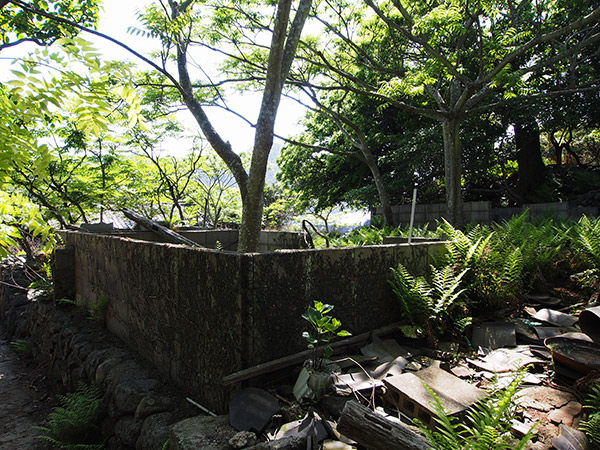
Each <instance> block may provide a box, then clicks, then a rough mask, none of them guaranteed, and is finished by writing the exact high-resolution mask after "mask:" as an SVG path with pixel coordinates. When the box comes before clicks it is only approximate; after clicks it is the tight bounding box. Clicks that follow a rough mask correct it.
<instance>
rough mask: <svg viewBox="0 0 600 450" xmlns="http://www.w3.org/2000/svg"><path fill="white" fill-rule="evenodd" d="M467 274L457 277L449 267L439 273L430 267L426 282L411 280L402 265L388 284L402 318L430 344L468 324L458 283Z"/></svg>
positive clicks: (461, 329)
mask: <svg viewBox="0 0 600 450" xmlns="http://www.w3.org/2000/svg"><path fill="white" fill-rule="evenodd" d="M468 270H469V269H465V270H463V271H461V272H460V273H458V274H456V273H455V272H454V269H453V267H452V266H450V265H446V266H444V267H442V268H441V269H438V268H436V267H435V266H431V275H430V277H429V278H430V280H429V281H428V280H427V279H426V278H425V277H414V276H412V275H411V274H410V273H409V272H408V270H407V269H406V267H404V266H403V265H402V264H398V267H397V268H396V269H392V279H391V280H390V284H391V286H392V289H393V291H394V293H395V294H396V296H397V298H398V301H399V302H400V307H401V310H402V316H403V317H404V318H405V319H406V320H407V321H408V322H409V323H410V324H411V325H412V326H413V327H414V328H415V329H416V331H417V332H418V333H421V334H425V335H426V337H427V339H428V340H429V341H430V342H431V343H432V344H435V343H436V342H437V340H438V337H439V336H440V335H441V334H443V333H445V332H447V331H452V330H453V331H458V332H462V331H463V330H464V328H465V327H466V326H468V325H469V324H470V323H471V318H470V317H468V316H466V315H465V311H466V308H465V305H464V303H463V301H462V300H461V299H462V297H463V294H464V293H465V289H463V288H461V280H462V279H463V277H464V276H465V274H466V273H467V272H468Z"/></svg>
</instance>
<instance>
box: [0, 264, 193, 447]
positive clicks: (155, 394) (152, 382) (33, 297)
mask: <svg viewBox="0 0 600 450" xmlns="http://www.w3.org/2000/svg"><path fill="white" fill-rule="evenodd" d="M0 270H1V271H2V274H1V275H2V277H1V279H2V280H3V281H4V284H2V287H1V289H0V324H1V325H2V331H3V332H4V333H5V334H6V335H7V337H8V338H9V339H12V340H18V339H25V340H27V341H29V342H30V343H31V344H32V351H33V357H34V359H35V360H36V362H38V363H39V364H40V365H42V366H44V368H45V370H46V372H47V374H48V378H49V380H50V382H51V384H52V385H53V386H54V387H55V389H56V391H57V392H62V393H64V392H71V391H74V390H75V388H76V386H77V383H78V382H80V381H81V382H84V383H88V384H89V383H96V384H97V385H98V386H100V387H101V388H102V392H103V399H102V417H103V419H102V423H101V426H102V433H103V436H104V437H105V438H106V439H107V445H108V448H109V449H118V450H125V449H136V450H160V449H161V448H162V446H163V444H164V443H165V442H166V441H167V439H168V438H169V427H170V425H172V424H173V423H175V422H178V421H180V420H182V419H183V418H186V417H191V416H193V415H195V414H198V410H197V409H195V408H193V407H192V406H190V405H189V404H188V403H187V402H186V401H185V397H184V395H183V393H181V392H180V391H178V390H177V389H176V388H174V387H173V386H170V385H169V384H168V383H167V382H166V380H165V378H164V377H163V376H162V375H161V374H160V373H159V372H158V371H156V370H155V369H152V368H151V367H150V366H149V365H148V364H147V363H146V362H144V361H140V360H137V359H136V358H135V357H134V355H133V353H132V352H131V351H130V350H129V349H128V348H127V347H126V346H125V345H124V344H123V343H121V342H120V341H118V340H117V339H116V338H115V337H114V336H112V335H111V334H110V333H108V332H107V331H106V329H105V328H104V327H103V326H102V325H101V324H99V323H96V322H94V321H93V320H91V319H90V318H89V316H87V315H86V314H84V313H83V312H82V311H80V310H77V309H76V308H74V307H72V306H57V305H55V304H54V303H53V301H51V300H50V299H49V297H48V296H47V295H46V294H44V293H43V292H41V291H31V290H30V291H28V290H26V289H23V288H20V287H19V286H28V285H29V283H30V282H31V281H32V280H31V279H28V278H27V277H26V276H25V272H24V270H22V268H17V269H14V268H13V267H11V266H6V265H5V266H2V267H1V268H0Z"/></svg>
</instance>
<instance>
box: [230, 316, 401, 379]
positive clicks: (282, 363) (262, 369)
mask: <svg viewBox="0 0 600 450" xmlns="http://www.w3.org/2000/svg"><path fill="white" fill-rule="evenodd" d="M399 326H400V323H394V324H391V325H386V326H385V327H382V328H378V329H377V330H374V331H368V332H366V333H362V334H359V335H357V336H352V337H349V338H346V339H344V340H342V341H337V342H333V343H331V347H332V348H333V349H334V350H340V349H343V348H346V347H349V346H351V345H356V344H360V343H362V342H368V341H370V340H371V336H372V335H373V334H375V335H377V336H380V335H381V336H383V335H385V334H390V333H393V332H394V331H398V329H399ZM323 349H324V347H319V348H318V351H320V352H322V351H323ZM321 354H322V353H321ZM312 356H313V350H304V351H302V352H298V353H294V354H293V355H289V356H284V357H282V358H278V359H274V360H272V361H268V362H264V363H261V364H258V365H256V366H253V367H249V368H247V369H243V370H240V371H239V372H234V373H232V374H230V375H227V376H226V377H224V378H223V380H222V381H223V384H224V385H225V386H227V385H230V384H234V383H238V382H240V381H244V380H248V379H250V378H254V377H257V376H259V375H264V374H267V373H271V372H275V371H276V370H279V369H285V368H286V367H289V366H293V365H294V364H299V363H301V362H304V361H306V360H307V359H310V358H311V357H312Z"/></svg>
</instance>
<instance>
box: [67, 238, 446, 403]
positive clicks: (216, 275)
mask: <svg viewBox="0 0 600 450" xmlns="http://www.w3.org/2000/svg"><path fill="white" fill-rule="evenodd" d="M63 239H64V241H65V247H64V248H62V249H58V250H57V253H56V268H55V274H56V276H57V278H56V279H55V285H56V286H57V289H58V287H59V286H60V289H61V290H62V291H57V294H58V295H59V296H63V295H66V294H67V293H70V292H75V293H76V297H77V299H78V300H79V301H82V302H85V303H88V304H95V303H97V302H98V301H99V300H100V299H103V300H106V301H108V308H107V311H106V323H107V326H108V328H109V330H111V331H112V332H113V333H115V334H116V335H117V336H118V337H119V338H121V340H122V341H123V342H125V343H126V344H127V345H129V346H130V347H131V348H132V349H134V350H135V351H136V352H137V353H138V354H139V355H141V356H142V357H144V358H145V359H146V360H148V361H150V362H151V363H152V364H153V365H154V366H155V367H157V368H158V369H159V370H160V371H161V372H162V373H163V374H164V375H166V376H168V377H169V378H170V379H172V380H174V381H175V382H176V383H177V384H178V385H179V386H180V387H182V388H183V389H185V390H186V391H188V392H192V393H194V394H196V395H197V396H198V398H199V399H200V402H201V403H202V404H204V405H205V406H207V407H209V408H211V409H214V410H216V411H217V412H224V411H225V410H226V408H227V404H228V401H229V399H230V396H231V394H232V389H231V388H229V387H224V386H223V385H222V383H221V379H222V378H223V377H224V376H226V375H229V374H231V373H233V372H236V371H238V370H241V369H244V368H246V367H250V366H253V365H255V364H258V363H261V362H265V361H269V360H272V359H275V358H278V357H281V356H286V355H289V354H292V353H294V352H296V351H299V350H302V349H304V348H305V342H304V340H303V338H302V331H304V330H306V327H307V325H306V323H305V322H304V321H303V320H302V318H301V315H302V313H304V312H305V311H306V308H307V307H308V306H309V305H310V304H312V302H313V301H314V300H319V301H322V302H326V303H330V304H333V305H334V306H335V310H334V316H335V317H337V318H339V319H340V320H341V321H342V324H343V326H344V328H345V329H348V330H349V331H350V332H352V333H354V334H358V333H362V332H365V331H370V330H372V329H375V328H378V327H381V326H384V325H387V324H390V323H392V322H394V321H397V320H399V318H400V309H399V307H398V303H397V301H396V299H395V296H394V294H393V292H392V289H391V287H390V286H389V284H388V279H389V278H390V268H391V267H395V266H396V265H397V264H398V262H402V263H403V264H404V265H405V266H407V267H408V269H409V270H411V271H412V272H413V273H415V274H417V275H418V274H422V273H423V272H424V270H425V269H426V268H427V267H428V265H429V263H430V262H431V259H430V253H436V252H439V251H441V250H442V249H443V245H444V244H443V243H440V242H438V243H433V244H432V243H418V244H412V245H406V244H405V245H382V246H373V247H356V248H338V249H322V250H282V251H276V252H266V253H247V254H239V253H235V252H227V251H218V250H211V249H200V250H199V249H193V248H189V247H185V246H180V245H172V244H161V243H155V242H144V241H139V240H134V239H131V238H123V237H116V236H103V235H94V234H86V233H79V232H65V233H63Z"/></svg>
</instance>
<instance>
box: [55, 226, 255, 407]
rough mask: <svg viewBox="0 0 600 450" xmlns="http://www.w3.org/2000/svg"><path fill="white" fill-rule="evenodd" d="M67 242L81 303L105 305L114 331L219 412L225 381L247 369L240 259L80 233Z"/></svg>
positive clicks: (224, 397)
mask: <svg viewBox="0 0 600 450" xmlns="http://www.w3.org/2000/svg"><path fill="white" fill-rule="evenodd" d="M65 241H66V244H67V246H68V247H71V248H73V249H74V259H75V291H76V293H77V294H76V295H77V299H79V300H83V301H84V302H98V300H99V299H100V298H101V297H104V298H105V299H106V300H107V301H108V307H107V311H106V324H107V327H108V329H109V330H110V331H112V332H113V333H115V334H116V335H117V336H118V337H119V338H121V339H122V340H123V341H124V342H125V343H126V344H127V345H129V346H130V347H131V348H133V349H134V350H136V351H137V352H138V353H139V354H140V355H142V356H143V357H144V358H146V359H147V360H149V361H151V362H152V363H153V364H154V365H155V366H156V367H157V368H158V369H159V370H160V371H161V372H162V373H164V374H165V375H167V376H169V377H170V378H171V379H173V380H174V381H175V382H177V383H179V384H180V385H182V386H184V387H185V388H186V389H188V390H189V391H191V392H194V393H198V394H199V395H200V396H201V397H202V401H203V402H204V403H206V405H207V406H208V407H209V408H214V409H218V410H222V409H223V405H225V404H227V402H228V401H229V393H228V391H227V390H225V389H223V387H222V386H221V383H220V376H222V375H226V374H228V373H231V372H234V371H236V370H238V369H239V368H240V367H241V363H242V350H241V341H242V336H243V335H242V314H241V301H242V295H241V289H242V286H244V280H242V279H241V277H242V268H241V265H242V259H243V258H242V256H241V255H239V254H237V253H232V252H222V251H217V250H209V249H206V250H197V249H192V248H189V247H184V246H179V245H172V244H160V243H152V242H143V241H137V240H132V239H124V238H120V237H114V236H102V235H92V234H83V233H66V235H65Z"/></svg>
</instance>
